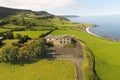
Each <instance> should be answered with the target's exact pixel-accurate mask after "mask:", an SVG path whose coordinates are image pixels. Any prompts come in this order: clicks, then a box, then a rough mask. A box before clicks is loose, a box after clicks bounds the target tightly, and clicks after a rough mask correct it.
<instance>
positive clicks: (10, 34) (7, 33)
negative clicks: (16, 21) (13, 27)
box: [4, 31, 14, 39]
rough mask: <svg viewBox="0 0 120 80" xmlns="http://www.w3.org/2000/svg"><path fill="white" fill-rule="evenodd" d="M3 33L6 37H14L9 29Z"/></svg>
mask: <svg viewBox="0 0 120 80" xmlns="http://www.w3.org/2000/svg"><path fill="white" fill-rule="evenodd" d="M4 35H5V38H6V39H14V35H13V32H11V31H8V32H6V33H5V34H4Z"/></svg>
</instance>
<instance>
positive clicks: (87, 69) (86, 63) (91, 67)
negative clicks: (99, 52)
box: [79, 40, 100, 80]
mask: <svg viewBox="0 0 120 80" xmlns="http://www.w3.org/2000/svg"><path fill="white" fill-rule="evenodd" d="M79 42H80V44H81V46H82V48H83V49H82V50H83V55H84V56H83V57H84V59H83V61H82V64H81V68H82V75H83V80H100V78H99V77H98V75H97V73H96V71H95V58H94V55H93V53H92V51H91V50H90V48H89V47H88V46H87V45H86V44H85V43H84V41H81V40H79Z"/></svg>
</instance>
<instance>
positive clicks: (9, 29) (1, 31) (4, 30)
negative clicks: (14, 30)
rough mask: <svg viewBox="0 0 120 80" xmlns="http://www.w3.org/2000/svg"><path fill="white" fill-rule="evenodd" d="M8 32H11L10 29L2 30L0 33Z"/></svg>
mask: <svg viewBox="0 0 120 80" xmlns="http://www.w3.org/2000/svg"><path fill="white" fill-rule="evenodd" d="M6 31H10V29H3V28H0V33H2V32H6Z"/></svg>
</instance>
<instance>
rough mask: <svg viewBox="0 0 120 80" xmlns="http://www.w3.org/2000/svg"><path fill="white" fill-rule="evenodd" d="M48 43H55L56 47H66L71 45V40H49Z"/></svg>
mask: <svg viewBox="0 0 120 80" xmlns="http://www.w3.org/2000/svg"><path fill="white" fill-rule="evenodd" d="M47 42H53V44H54V45H62V46H63V45H65V44H69V43H71V39H68V38H63V39H47Z"/></svg>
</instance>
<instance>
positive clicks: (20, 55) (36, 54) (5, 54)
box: [0, 39, 47, 63]
mask: <svg viewBox="0 0 120 80" xmlns="http://www.w3.org/2000/svg"><path fill="white" fill-rule="evenodd" d="M45 45H46V41H45V39H39V40H34V41H32V42H30V43H29V44H26V45H24V46H23V47H20V48H19V47H17V46H13V45H12V46H7V47H5V48H2V49H1V53H0V54H1V55H0V61H1V62H6V63H25V62H29V61H34V60H36V59H40V58H44V57H45V56H46V51H47V49H46V46H45Z"/></svg>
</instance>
